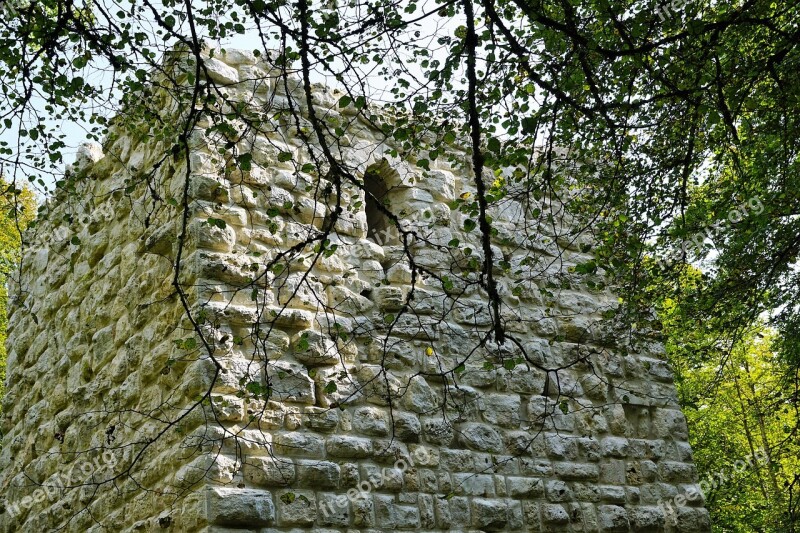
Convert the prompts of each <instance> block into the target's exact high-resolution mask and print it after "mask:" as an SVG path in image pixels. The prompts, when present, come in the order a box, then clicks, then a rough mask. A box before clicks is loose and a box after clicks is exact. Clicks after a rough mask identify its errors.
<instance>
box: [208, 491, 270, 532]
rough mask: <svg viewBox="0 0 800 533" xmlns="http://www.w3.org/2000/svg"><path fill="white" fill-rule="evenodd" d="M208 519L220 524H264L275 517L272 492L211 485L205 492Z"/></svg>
mask: <svg viewBox="0 0 800 533" xmlns="http://www.w3.org/2000/svg"><path fill="white" fill-rule="evenodd" d="M207 498H208V520H209V522H211V523H212V524H216V525H221V526H247V525H252V526H266V525H270V524H271V523H272V521H273V520H274V518H275V506H274V505H273V503H272V494H270V493H269V492H267V491H262V490H253V489H233V488H223V487H213V488H210V489H209V490H208V492H207Z"/></svg>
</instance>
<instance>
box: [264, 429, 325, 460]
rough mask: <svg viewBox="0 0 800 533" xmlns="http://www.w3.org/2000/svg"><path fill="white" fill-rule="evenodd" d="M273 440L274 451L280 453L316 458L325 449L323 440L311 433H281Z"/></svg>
mask: <svg viewBox="0 0 800 533" xmlns="http://www.w3.org/2000/svg"><path fill="white" fill-rule="evenodd" d="M273 442H274V450H275V452H277V453H279V454H282V455H290V456H298V457H312V458H317V457H322V454H323V451H324V449H325V440H324V439H323V438H322V437H319V436H317V435H314V434H312V433H303V432H292V433H281V434H279V435H275V437H274V440H273Z"/></svg>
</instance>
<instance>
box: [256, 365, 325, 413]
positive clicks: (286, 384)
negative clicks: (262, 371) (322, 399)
mask: <svg viewBox="0 0 800 533" xmlns="http://www.w3.org/2000/svg"><path fill="white" fill-rule="evenodd" d="M267 376H268V383H269V387H270V398H271V399H273V400H276V401H280V402H297V403H303V404H308V405H312V404H314V402H315V398H316V396H315V388H314V380H313V379H311V378H310V377H309V376H308V371H307V370H306V369H305V368H304V367H303V366H301V365H298V364H294V363H289V362H287V361H275V362H274V363H270V364H269V366H268V367H267Z"/></svg>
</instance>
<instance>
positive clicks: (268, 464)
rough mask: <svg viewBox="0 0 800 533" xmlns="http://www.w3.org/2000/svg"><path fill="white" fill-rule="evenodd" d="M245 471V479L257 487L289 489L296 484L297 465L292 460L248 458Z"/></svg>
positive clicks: (244, 465) (244, 467) (244, 466)
mask: <svg viewBox="0 0 800 533" xmlns="http://www.w3.org/2000/svg"><path fill="white" fill-rule="evenodd" d="M243 471H244V478H245V479H246V480H247V481H249V482H250V483H253V484H255V485H261V486H266V487H289V486H291V485H292V484H293V483H294V482H295V465H294V463H293V462H292V461H291V460H286V459H275V458H272V457H248V458H247V459H246V460H245V462H244V464H243Z"/></svg>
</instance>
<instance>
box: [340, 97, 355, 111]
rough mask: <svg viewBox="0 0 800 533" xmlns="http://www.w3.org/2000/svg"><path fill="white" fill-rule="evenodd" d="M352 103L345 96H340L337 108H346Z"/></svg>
mask: <svg viewBox="0 0 800 533" xmlns="http://www.w3.org/2000/svg"><path fill="white" fill-rule="evenodd" d="M352 102H353V99H352V98H350V97H349V96H347V95H344V96H342V97H341V98H339V107H342V108H343V107H347V106H349V105H350V104H351V103H352Z"/></svg>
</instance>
